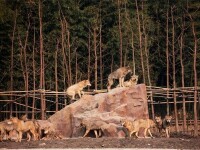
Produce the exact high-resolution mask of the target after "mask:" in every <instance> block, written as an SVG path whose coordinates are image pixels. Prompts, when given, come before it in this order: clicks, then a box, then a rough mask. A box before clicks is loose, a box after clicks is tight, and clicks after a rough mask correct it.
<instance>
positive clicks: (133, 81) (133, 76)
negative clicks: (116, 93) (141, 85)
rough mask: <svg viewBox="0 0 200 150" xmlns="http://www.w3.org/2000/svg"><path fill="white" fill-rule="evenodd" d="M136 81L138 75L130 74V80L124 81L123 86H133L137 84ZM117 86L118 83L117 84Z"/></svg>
mask: <svg viewBox="0 0 200 150" xmlns="http://www.w3.org/2000/svg"><path fill="white" fill-rule="evenodd" d="M137 82H138V76H137V75H132V76H131V78H130V80H128V81H125V82H124V86H125V87H133V86H135V85H136V84H137ZM117 87H119V84H118V85H117Z"/></svg>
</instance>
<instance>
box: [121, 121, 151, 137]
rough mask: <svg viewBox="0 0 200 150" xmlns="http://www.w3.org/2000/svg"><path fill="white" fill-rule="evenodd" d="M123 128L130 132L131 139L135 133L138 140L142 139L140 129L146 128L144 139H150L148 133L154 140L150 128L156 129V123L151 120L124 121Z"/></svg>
mask: <svg viewBox="0 0 200 150" xmlns="http://www.w3.org/2000/svg"><path fill="white" fill-rule="evenodd" d="M122 126H123V127H125V128H126V129H127V130H128V131H129V136H130V137H131V136H132V134H133V133H135V136H136V137H137V138H141V137H139V136H138V133H139V130H140V128H144V137H145V138H149V137H148V136H147V131H148V133H149V135H150V136H151V138H153V136H152V134H151V131H150V128H153V127H155V123H154V121H153V120H151V119H137V120H135V121H128V120H125V121H122Z"/></svg>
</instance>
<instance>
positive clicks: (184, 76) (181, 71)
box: [0, 0, 200, 91]
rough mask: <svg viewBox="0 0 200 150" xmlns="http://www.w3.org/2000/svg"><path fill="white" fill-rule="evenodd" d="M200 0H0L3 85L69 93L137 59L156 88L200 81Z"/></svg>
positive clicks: (135, 64) (138, 70) (137, 69)
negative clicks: (70, 88)
mask: <svg viewBox="0 0 200 150" xmlns="http://www.w3.org/2000/svg"><path fill="white" fill-rule="evenodd" d="M199 38H200V2H199V1H196V0H179V1H172V0H150V1H147V0H0V72H1V75H0V90H1V91H6V90H8V91H9V90H10V91H14V90H26V91H28V90H33V89H40V88H43V89H46V90H53V91H64V90H65V89H66V88H67V87H68V86H70V85H71V84H74V83H76V82H78V81H81V80H84V79H90V81H91V84H92V87H91V89H104V88H106V84H107V77H108V75H109V73H111V72H112V71H114V70H116V69H117V68H119V67H121V66H127V65H129V66H130V67H131V68H132V69H133V73H134V74H137V75H139V83H145V84H146V85H148V86H162V87H184V86H185V87H189V86H191V87H193V86H198V85H199V84H200V79H199V78H198V76H197V75H198V74H200V51H199Z"/></svg>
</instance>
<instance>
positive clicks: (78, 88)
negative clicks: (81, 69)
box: [66, 80, 91, 99]
mask: <svg viewBox="0 0 200 150" xmlns="http://www.w3.org/2000/svg"><path fill="white" fill-rule="evenodd" d="M86 86H91V84H90V81H89V80H83V81H80V82H78V83H76V84H74V85H72V86H70V87H68V88H67V90H66V93H67V95H69V96H72V99H75V95H76V94H78V95H79V97H80V98H81V94H82V95H84V92H83V88H85V87H86Z"/></svg>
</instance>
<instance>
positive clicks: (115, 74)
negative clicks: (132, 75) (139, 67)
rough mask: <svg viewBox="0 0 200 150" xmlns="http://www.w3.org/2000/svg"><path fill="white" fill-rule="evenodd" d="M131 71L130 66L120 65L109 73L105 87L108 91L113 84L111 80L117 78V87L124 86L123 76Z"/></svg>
mask: <svg viewBox="0 0 200 150" xmlns="http://www.w3.org/2000/svg"><path fill="white" fill-rule="evenodd" d="M129 72H132V71H131V69H130V67H129V66H128V67H121V68H118V69H117V70H115V71H114V72H112V73H111V74H109V76H108V86H107V89H108V91H110V89H111V86H112V85H113V80H114V79H118V80H119V87H124V78H125V76H126V75H127V74H128V73H129Z"/></svg>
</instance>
